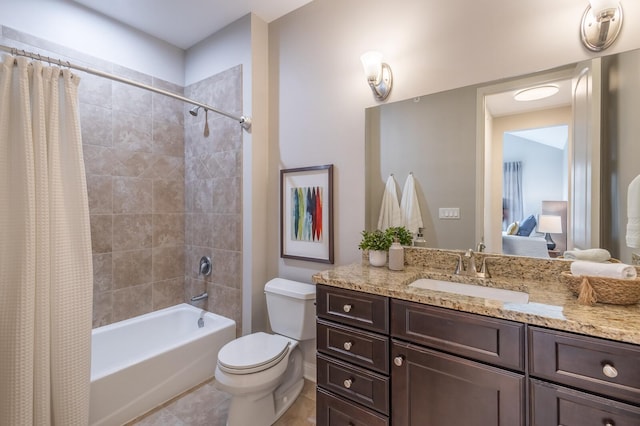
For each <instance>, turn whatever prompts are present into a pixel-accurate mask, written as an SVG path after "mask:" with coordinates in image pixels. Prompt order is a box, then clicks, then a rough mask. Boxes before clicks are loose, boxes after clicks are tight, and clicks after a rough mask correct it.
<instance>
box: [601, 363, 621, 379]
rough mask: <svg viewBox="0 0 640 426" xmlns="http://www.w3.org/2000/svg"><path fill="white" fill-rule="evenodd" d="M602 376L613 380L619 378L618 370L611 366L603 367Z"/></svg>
mask: <svg viewBox="0 0 640 426" xmlns="http://www.w3.org/2000/svg"><path fill="white" fill-rule="evenodd" d="M602 374H604V375H605V376H607V377H611V378H612V379H613V378H614V377H618V370H616V368H615V367H614V366H613V365H611V364H605V365H604V366H602Z"/></svg>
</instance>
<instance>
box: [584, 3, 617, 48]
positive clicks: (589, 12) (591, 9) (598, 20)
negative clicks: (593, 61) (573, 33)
mask: <svg viewBox="0 0 640 426" xmlns="http://www.w3.org/2000/svg"><path fill="white" fill-rule="evenodd" d="M589 3H590V4H589V6H588V7H587V9H586V10H585V11H584V15H582V24H581V25H580V33H581V36H582V44H584V45H585V47H586V48H587V49H589V50H593V51H594V52H599V51H601V50H604V49H606V48H607V47H609V46H611V44H613V42H614V41H615V40H616V38H617V37H618V34H619V33H620V28H622V6H621V5H620V2H619V1H618V0H589Z"/></svg>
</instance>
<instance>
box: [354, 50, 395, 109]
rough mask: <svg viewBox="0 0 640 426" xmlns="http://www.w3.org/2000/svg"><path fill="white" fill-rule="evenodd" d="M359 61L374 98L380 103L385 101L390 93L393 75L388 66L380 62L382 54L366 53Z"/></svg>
mask: <svg viewBox="0 0 640 426" xmlns="http://www.w3.org/2000/svg"><path fill="white" fill-rule="evenodd" d="M360 60H361V61H362V66H363V67H364V74H365V76H366V77H367V82H368V83H369V87H371V91H373V94H374V96H375V97H376V98H377V99H380V100H381V101H383V100H385V99H387V97H388V96H389V93H391V86H392V84H393V75H392V74H391V68H390V67H389V65H387V64H385V63H384V62H382V53H379V52H366V53H365V54H363V55H362V56H361V57H360Z"/></svg>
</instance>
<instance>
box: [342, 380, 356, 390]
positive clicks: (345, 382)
mask: <svg viewBox="0 0 640 426" xmlns="http://www.w3.org/2000/svg"><path fill="white" fill-rule="evenodd" d="M342 384H343V385H344V387H345V388H347V389H349V388H351V385H352V384H353V379H347V380H345V381H344V382H343V383H342Z"/></svg>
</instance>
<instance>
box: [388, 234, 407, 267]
mask: <svg viewBox="0 0 640 426" xmlns="http://www.w3.org/2000/svg"><path fill="white" fill-rule="evenodd" d="M389 269H391V270H392V271H402V270H403V269H404V247H402V246H401V245H400V242H399V241H398V239H397V238H396V239H395V241H394V242H393V244H391V247H389Z"/></svg>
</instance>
